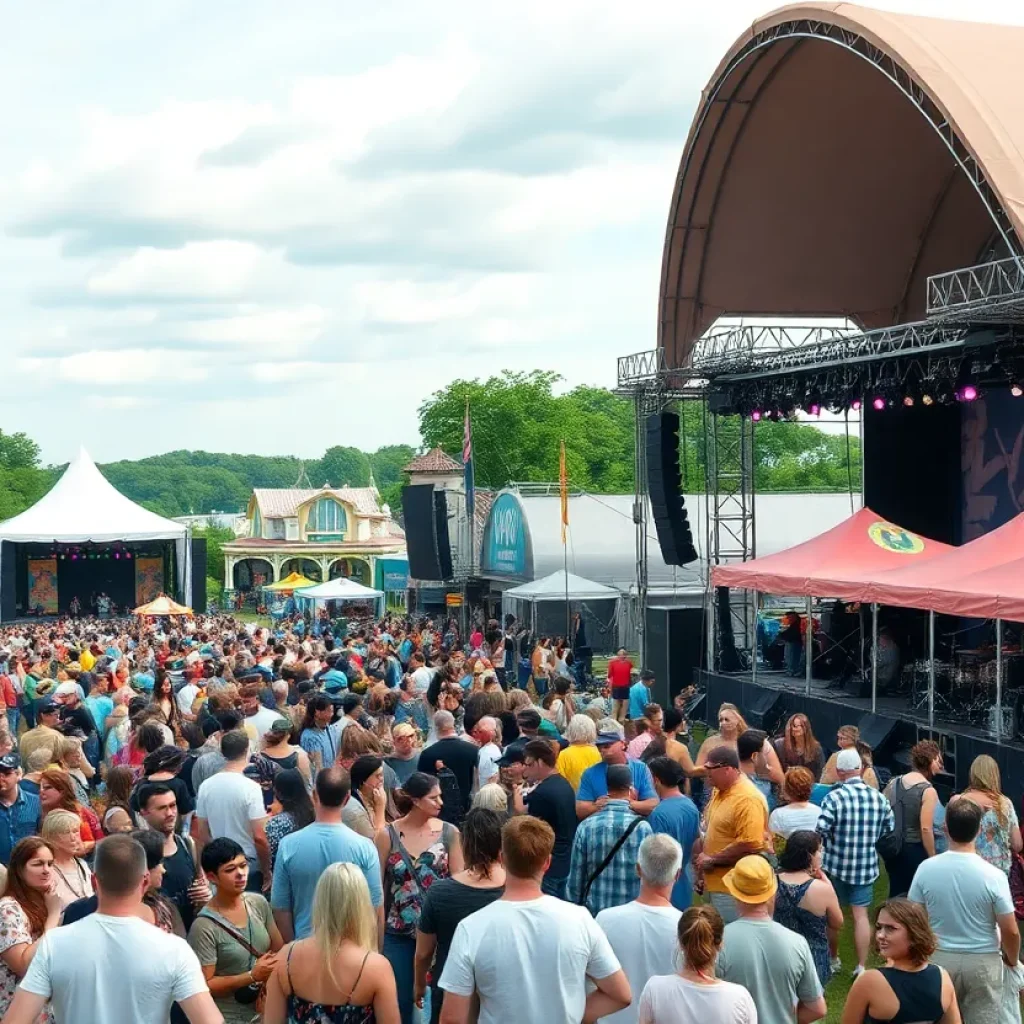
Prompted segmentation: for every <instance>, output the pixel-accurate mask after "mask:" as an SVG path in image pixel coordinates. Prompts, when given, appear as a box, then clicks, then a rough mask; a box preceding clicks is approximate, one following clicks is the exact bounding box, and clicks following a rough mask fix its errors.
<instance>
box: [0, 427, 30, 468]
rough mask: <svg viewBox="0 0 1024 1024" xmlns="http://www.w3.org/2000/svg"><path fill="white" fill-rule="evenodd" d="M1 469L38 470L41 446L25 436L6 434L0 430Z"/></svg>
mask: <svg viewBox="0 0 1024 1024" xmlns="http://www.w3.org/2000/svg"><path fill="white" fill-rule="evenodd" d="M0 467H2V468H3V469H38V468H39V445H37V444H36V443H35V441H33V440H32V439H31V438H30V437H28V436H27V435H25V434H21V433H18V434H5V433H4V432H3V431H2V430H0Z"/></svg>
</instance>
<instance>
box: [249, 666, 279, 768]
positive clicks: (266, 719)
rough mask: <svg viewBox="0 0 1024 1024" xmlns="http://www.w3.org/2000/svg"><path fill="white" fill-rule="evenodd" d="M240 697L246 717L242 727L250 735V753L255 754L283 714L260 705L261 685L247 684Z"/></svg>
mask: <svg viewBox="0 0 1024 1024" xmlns="http://www.w3.org/2000/svg"><path fill="white" fill-rule="evenodd" d="M240 696H241V699H242V713H243V714H244V715H245V720H244V721H243V723H242V725H243V727H244V728H245V731H246V732H247V733H248V734H249V741H250V742H249V751H250V753H253V754H255V753H256V752H257V751H258V750H259V749H260V744H261V743H262V742H263V737H264V736H265V735H266V734H267V733H268V732H269V731H270V727H271V726H272V725H273V724H274V723H275V722H276V721H277V720H278V719H279V718H280V717H281V713H280V712H279V711H278V710H277V709H276V708H265V707H264V706H263V705H262V704H261V703H260V686H259V683H246V685H245V686H243V687H242V690H241V694H240Z"/></svg>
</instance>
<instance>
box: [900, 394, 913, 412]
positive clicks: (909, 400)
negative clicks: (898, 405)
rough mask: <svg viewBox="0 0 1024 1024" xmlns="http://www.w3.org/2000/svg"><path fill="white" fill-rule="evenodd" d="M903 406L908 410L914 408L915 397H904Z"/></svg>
mask: <svg viewBox="0 0 1024 1024" xmlns="http://www.w3.org/2000/svg"><path fill="white" fill-rule="evenodd" d="M903 404H904V405H905V406H906V407H907V408H908V409H909V408H911V407H912V406H913V404H914V396H913V395H904V396H903Z"/></svg>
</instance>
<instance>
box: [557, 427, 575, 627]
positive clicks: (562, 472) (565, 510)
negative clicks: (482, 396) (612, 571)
mask: <svg viewBox="0 0 1024 1024" xmlns="http://www.w3.org/2000/svg"><path fill="white" fill-rule="evenodd" d="M558 496H559V499H560V501H559V504H560V506H561V509H560V516H561V520H562V573H563V575H564V576H565V642H566V643H567V644H571V642H572V612H571V611H570V608H569V543H568V539H567V537H566V532H565V531H566V527H567V526H568V525H569V476H568V473H567V472H566V468H565V441H564V440H563V441H562V443H561V446H560V448H559V452H558Z"/></svg>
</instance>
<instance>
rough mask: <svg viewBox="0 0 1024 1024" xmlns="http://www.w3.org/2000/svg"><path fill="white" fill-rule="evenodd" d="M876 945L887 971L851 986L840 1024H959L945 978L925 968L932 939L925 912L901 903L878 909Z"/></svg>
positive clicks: (932, 968)
mask: <svg viewBox="0 0 1024 1024" xmlns="http://www.w3.org/2000/svg"><path fill="white" fill-rule="evenodd" d="M875 941H876V942H877V944H878V952H879V953H880V954H881V955H882V956H883V957H885V958H886V960H887V966H886V967H880V968H878V969H877V970H873V971H865V972H864V973H863V974H862V975H861V976H860V977H859V978H857V980H856V981H854V983H853V987H852V988H851V989H850V994H849V995H848V996H847V999H846V1005H845V1006H844V1007H843V1016H842V1019H841V1024H962V1021H961V1017H960V1009H959V1007H958V1006H957V1002H956V993H955V992H954V991H953V983H952V982H951V981H950V979H949V975H948V974H947V973H946V972H945V971H944V970H943V969H942V968H941V967H938V966H936V965H935V964H930V963H928V958H929V957H930V956H931V955H932V953H934V952H935V935H934V934H933V933H932V929H931V925H929V923H928V915H927V914H926V913H925V909H924V907H922V906H921V905H920V904H918V903H911V902H910V900H905V899H892V900H889V901H888V902H886V903H883V904H882V907H881V908H880V909H879V911H878V921H877V923H876V925H875Z"/></svg>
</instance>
